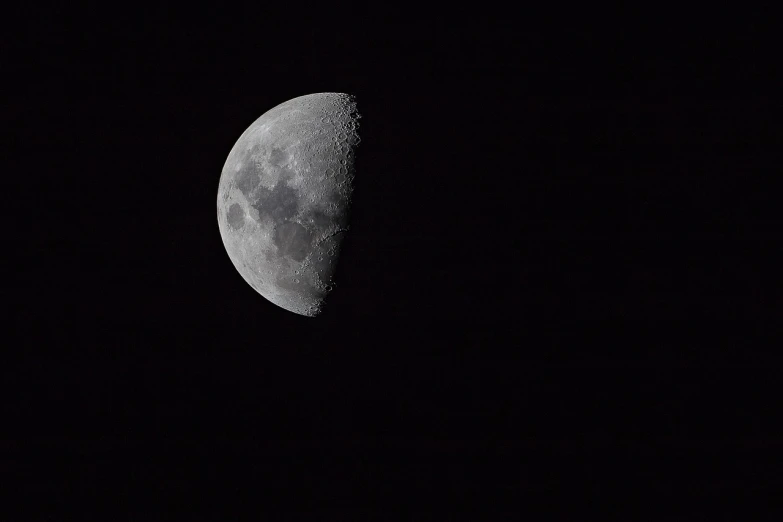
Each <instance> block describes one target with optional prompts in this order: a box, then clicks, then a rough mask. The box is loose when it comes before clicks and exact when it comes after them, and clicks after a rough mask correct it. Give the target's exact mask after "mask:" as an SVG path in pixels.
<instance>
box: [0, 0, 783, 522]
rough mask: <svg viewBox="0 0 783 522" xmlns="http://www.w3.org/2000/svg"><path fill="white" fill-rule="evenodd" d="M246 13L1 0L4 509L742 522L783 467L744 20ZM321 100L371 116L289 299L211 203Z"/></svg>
mask: <svg viewBox="0 0 783 522" xmlns="http://www.w3.org/2000/svg"><path fill="white" fill-rule="evenodd" d="M265 9H266V8H262V7H258V12H252V11H246V10H242V9H240V8H239V7H238V6H237V8H236V9H235V10H229V11H226V12H222V13H218V12H206V11H204V12H200V11H196V10H195V9H194V7H191V8H190V9H189V10H188V11H181V10H178V9H175V8H173V7H155V8H151V9H150V10H148V11H144V10H141V9H139V10H130V11H123V10H120V9H116V12H115V8H104V9H103V10H102V11H101V10H86V9H85V10H83V11H79V10H78V9H75V8H73V7H68V6H62V7H56V8H49V7H45V6H28V7H24V8H17V9H16V11H14V13H13V16H11V17H10V18H11V26H12V33H11V37H10V38H8V42H7V45H5V46H4V48H3V50H2V51H0V53H2V54H0V57H2V62H3V63H4V64H5V65H4V67H3V69H4V74H3V76H4V77H5V80H4V81H3V84H4V85H3V90H4V91H5V93H6V96H4V99H5V101H4V103H3V113H4V116H5V121H6V125H4V129H3V135H2V138H3V141H4V151H5V157H6V159H7V160H10V162H11V165H10V167H9V168H8V170H6V180H7V183H8V184H10V186H9V185H8V184H7V189H6V193H5V194H6V199H7V203H6V209H8V210H10V212H9V214H10V220H9V221H10V223H9V221H7V223H9V224H10V227H9V228H10V233H11V237H10V238H9V240H8V241H6V245H7V246H9V248H8V250H9V251H10V252H9V253H7V258H10V260H11V261H12V268H11V269H10V270H9V271H7V272H6V274H7V276H6V284H5V288H6V290H9V289H10V293H9V292H8V291H6V296H7V297H6V302H7V303H8V305H9V309H10V310H9V312H8V313H9V315H10V320H9V321H8V322H9V323H10V324H9V326H10V332H8V330H7V332H8V333H7V334H6V342H4V343H3V345H4V350H3V352H4V355H3V361H2V363H0V372H2V374H1V375H0V377H1V379H0V385H2V386H3V388H4V389H3V393H2V399H1V400H0V408H1V409H0V414H2V417H1V418H2V420H0V426H2V428H0V496H5V495H8V496H9V498H10V499H11V500H10V501H8V502H0V520H8V521H10V522H25V521H43V520H65V519H68V517H69V516H75V517H76V518H75V519H78V520H103V521H117V522H126V521H127V522H130V521H137V520H138V521H145V522H157V521H168V520H189V521H195V520H210V521H213V520H214V521H218V520H269V521H284V520H302V521H305V520H307V521H315V520H357V521H359V520H361V521H369V520H389V521H395V522H398V521H403V520H405V521H414V520H416V521H433V522H434V521H439V522H441V521H446V520H471V521H476V522H478V521H500V520H503V521H505V520H596V519H600V520H606V519H618V520H628V521H630V520H700V519H701V518H699V517H700V516H702V515H703V514H704V513H705V512H706V511H705V510H710V511H711V512H715V511H717V512H718V516H715V515H712V516H711V517H710V520H723V519H726V520H737V519H748V516H749V513H750V512H749V511H748V510H747V507H746V506H756V507H757V508H758V509H761V508H760V506H761V505H762V499H765V498H766V497H767V496H769V497H774V495H775V494H776V493H777V494H779V492H780V491H781V490H783V479H781V474H780V470H781V468H782V467H783V457H782V456H783V434H782V433H781V431H780V430H778V429H775V428H773V427H774V426H775V424H776V422H775V421H776V417H779V414H780V411H779V410H780V404H781V399H782V398H783V395H781V386H780V368H781V363H783V357H781V355H780V347H781V346H783V342H781V341H783V336H781V333H783V332H781V321H782V320H783V302H782V297H781V289H782V288H783V276H781V258H782V257H783V256H781V254H783V241H781V226H782V225H783V220H781V217H780V195H781V192H780V190H779V189H778V186H777V178H778V177H779V175H780V151H781V150H782V149H781V145H782V143H781V141H782V140H781V138H782V136H783V135H782V134H781V130H780V121H781V120H780V117H779V116H776V114H777V112H779V110H780V108H781V105H780V92H781V69H780V67H779V65H778V64H777V61H779V60H775V59H773V58H772V57H771V56H769V55H770V54H771V49H772V48H774V47H775V45H774V42H775V39H774V38H772V37H771V36H768V34H767V33H766V32H765V31H764V30H763V28H762V27H761V23H762V21H763V20H764V18H765V17H764V16H763V15H762V16H759V17H758V19H757V20H755V21H752V20H741V19H740V17H735V18H733V19H729V20H727V21H725V22H721V23H718V22H717V21H715V20H712V21H707V20H702V21H701V23H699V24H697V25H693V24H691V23H690V22H688V21H686V20H685V19H684V18H683V17H680V16H678V17H672V19H670V20H669V21H667V23H666V24H662V25H658V24H655V23H653V22H652V20H646V19H644V18H640V19H634V20H631V19H630V18H622V20H621V21H619V22H617V21H616V20H617V19H616V18H612V17H609V18H603V17H599V18H601V19H602V20H603V22H602V23H601V24H598V23H596V24H593V23H589V22H587V20H584V19H580V18H579V17H575V18H574V19H573V20H572V21H571V23H565V22H563V21H562V20H560V21H559V22H558V23H554V21H553V20H550V21H544V20H540V19H537V18H535V17H532V16H522V15H519V16H516V15H513V14H510V13H507V14H503V13H495V14H494V15H489V14H486V13H482V12H481V11H480V10H479V11H478V12H475V13H474V12H472V11H468V10H466V11H465V12H454V11H445V10H444V11H443V12H438V13H432V14H429V13H426V12H416V13H408V12H405V11H399V12H397V11H389V12H380V11H379V12H374V11H373V9H372V8H370V7H365V8H363V10H358V11H346V12H342V11H341V12H340V13H338V14H336V15H335V14H331V15H330V14H329V13H328V12H324V13H309V14H307V12H306V8H305V6H303V5H296V6H291V7H290V9H291V12H289V13H288V14H287V15H278V14H272V13H271V12H268V11H267V10H265ZM300 11H301V12H300ZM613 16H619V15H618V14H617V13H614V15H613ZM315 92H346V93H350V94H353V95H355V96H356V98H357V102H358V107H359V111H360V112H361V114H362V119H361V128H360V134H361V138H362V142H361V144H360V146H359V149H358V150H357V163H356V169H357V170H356V180H355V191H354V201H353V208H352V222H351V231H350V233H349V234H348V235H347V238H346V241H345V243H344V251H343V254H342V257H341V260H340V265H339V267H338V272H337V275H336V278H335V279H336V281H337V286H336V290H335V291H334V293H333V294H332V296H331V297H330V298H329V300H328V301H327V303H326V306H325V310H324V312H323V314H322V315H321V316H319V317H317V318H306V317H302V316H298V315H295V314H293V313H290V312H287V311H285V310H283V309H281V308H279V307H277V306H275V305H273V304H271V303H270V302H268V301H266V300H265V299H264V298H263V297H261V296H260V295H259V294H257V293H256V292H255V291H254V290H253V289H252V288H251V287H250V286H249V285H248V284H247V283H245V282H244V281H243V280H242V278H241V276H240V275H239V273H238V272H237V271H236V269H235V268H234V267H233V265H232V264H231V261H230V259H229V257H228V255H227V253H226V251H225V249H224V247H223V244H222V241H221V238H220V234H219V232H218V226H217V221H216V218H215V205H216V199H217V186H218V180H219V177H220V173H221V170H222V168H223V164H224V162H225V160H226V157H227V155H228V153H229V151H230V150H231V147H232V146H233V145H234V143H235V141H236V140H237V138H238V137H239V136H240V134H241V133H242V132H243V131H244V130H245V129H246V128H247V127H248V126H249V125H250V124H251V123H252V122H253V121H255V120H256V119H257V118H258V117H259V116H261V115H262V114H263V113H264V112H266V111H267V110H269V109H270V108H272V107H274V106H276V105H278V104H280V103H282V102H283V101H286V100H288V99H291V98H294V97H296V96H301V95H304V94H310V93H315ZM6 328H8V326H7V327H6ZM683 506H687V507H683ZM6 510H8V512H7V514H6ZM761 513H762V514H763V515H765V516H767V515H769V516H771V514H772V513H773V512H772V511H763V510H762V512H761ZM721 516H722V517H726V518H720V517H721ZM596 517H598V518H596ZM677 517H679V518H677ZM762 519H764V520H767V519H768V518H762ZM772 519H777V517H774V516H772Z"/></svg>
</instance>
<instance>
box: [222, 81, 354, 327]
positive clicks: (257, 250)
mask: <svg viewBox="0 0 783 522" xmlns="http://www.w3.org/2000/svg"><path fill="white" fill-rule="evenodd" d="M359 118H360V115H359V113H358V111H357V107H356V101H355V99H354V97H352V96H350V95H347V94H341V93H317V94H309V95H307V96H300V97H298V98H294V99H292V100H289V101H287V102H285V103H282V104H280V105H278V106H277V107H274V108H273V109H271V110H269V111H268V112H266V113H265V114H264V115H263V116H261V117H260V118H258V120H256V121H255V122H254V123H253V124H252V125H250V127H248V129H247V130H246V131H245V132H244V133H243V134H242V136H240V137H239V140H237V142H236V144H234V147H233V148H232V149H231V152H230V153H229V155H228V159H227V160H226V163H225V165H224V166H223V173H222V174H221V176H220V184H219V187H218V198H217V217H218V224H219V228H220V235H221V237H222V238H223V245H224V246H225V247H226V251H227V252H228V256H229V257H230V258H231V261H232V262H233V264H234V266H235V267H236V269H237V270H238V271H239V273H240V274H241V275H242V277H243V278H244V280H245V281H246V282H247V283H248V284H249V285H250V286H252V287H253V288H254V289H255V290H256V291H257V292H258V293H259V294H261V295H262V296H264V297H265V298H266V299H268V300H269V301H271V302H273V303H274V304H276V305H278V306H280V307H282V308H284V309H286V310H289V311H291V312H294V313H297V314H301V315H304V316H309V317H314V316H316V315H318V314H319V313H320V312H321V310H322V308H323V303H324V299H325V298H326V296H327V295H328V294H329V292H330V291H331V290H332V288H333V286H334V280H333V278H334V272H335V268H336V266H337V261H338V259H339V255H340V244H341V241H342V239H343V237H344V235H345V233H346V232H347V231H348V225H349V224H348V217H349V208H350V201H351V192H352V191H353V178H354V153H355V149H356V146H357V145H358V144H359V141H360V140H359V136H358V133H357V129H358V120H359Z"/></svg>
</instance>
